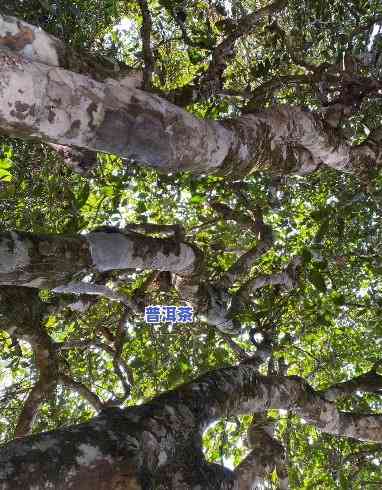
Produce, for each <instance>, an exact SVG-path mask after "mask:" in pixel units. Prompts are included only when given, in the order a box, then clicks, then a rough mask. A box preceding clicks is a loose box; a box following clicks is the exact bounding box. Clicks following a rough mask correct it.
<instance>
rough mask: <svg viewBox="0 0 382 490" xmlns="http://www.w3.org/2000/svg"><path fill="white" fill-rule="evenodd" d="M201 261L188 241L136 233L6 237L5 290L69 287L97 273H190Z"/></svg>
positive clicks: (1, 252)
mask: <svg viewBox="0 0 382 490" xmlns="http://www.w3.org/2000/svg"><path fill="white" fill-rule="evenodd" d="M198 260H199V257H198V253H197V251H196V249H195V248H194V247H192V246H191V245H188V244H187V243H185V242H178V241H177V240H175V239H173V238H152V237H146V236H143V235H139V234H136V233H133V232H125V233H118V232H115V233H106V232H94V233H90V234H88V235H77V236H57V235H35V234H32V233H23V232H8V233H1V234H0V284H2V285H7V284H9V285H13V286H27V287H34V288H42V287H53V288H54V287H58V286H60V285H65V284H67V283H68V282H69V281H70V280H71V279H72V278H73V276H74V275H75V274H78V273H84V272H86V271H88V272H89V271H91V270H97V271H99V272H104V271H108V270H114V269H157V270H166V271H172V272H178V273H181V272H182V273H187V272H192V270H193V269H194V268H195V267H196V265H197V263H198ZM58 290H60V289H58ZM63 290H64V291H66V289H65V288H64V289H63Z"/></svg>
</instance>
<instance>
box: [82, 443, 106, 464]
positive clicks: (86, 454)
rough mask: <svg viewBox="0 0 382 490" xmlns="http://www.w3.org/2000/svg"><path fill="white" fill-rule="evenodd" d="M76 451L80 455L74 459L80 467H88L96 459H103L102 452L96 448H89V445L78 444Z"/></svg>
mask: <svg viewBox="0 0 382 490" xmlns="http://www.w3.org/2000/svg"><path fill="white" fill-rule="evenodd" d="M78 449H79V451H80V453H81V455H80V456H77V457H76V461H77V463H78V464H79V465H80V466H90V465H92V464H94V463H95V461H97V460H98V459H102V458H103V454H102V452H101V451H100V450H99V449H98V448H97V447H95V446H90V444H80V445H79V446H78Z"/></svg>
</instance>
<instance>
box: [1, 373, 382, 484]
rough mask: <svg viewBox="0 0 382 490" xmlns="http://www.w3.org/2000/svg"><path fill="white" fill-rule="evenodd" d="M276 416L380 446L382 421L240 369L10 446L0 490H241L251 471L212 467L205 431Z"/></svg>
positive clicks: (300, 386) (291, 382) (292, 382)
mask: <svg viewBox="0 0 382 490" xmlns="http://www.w3.org/2000/svg"><path fill="white" fill-rule="evenodd" d="M270 408H274V409H280V408H282V409H286V410H289V411H291V412H293V413H295V414H298V415H300V416H302V417H304V419H305V420H306V421H307V422H308V423H311V424H313V425H315V426H316V427H318V428H319V429H320V430H322V431H323V432H327V433H330V434H335V435H339V436H346V437H352V438H356V439H359V440H364V441H376V442H382V417H381V416H378V415H353V414H350V413H342V412H339V411H338V410H337V409H336V407H335V405H334V404H333V403H331V402H328V401H326V400H325V399H323V398H321V397H320V396H319V395H318V394H317V393H315V392H314V391H313V389H312V388H311V387H310V386H309V385H307V384H306V383H305V382H304V381H303V380H302V379H301V378H298V377H282V376H261V375H259V374H258V372H257V369H256V368H254V367H253V366H251V365H239V366H237V367H232V368H226V369H220V370H217V371H213V372H210V373H208V374H206V375H204V376H202V377H200V378H199V379H197V380H195V381H194V382H191V383H189V384H185V385H183V386H180V387H179V388H178V389H176V390H173V391H171V392H168V393H164V394H162V395H160V396H158V397H157V398H155V399H154V400H152V401H151V402H148V403H146V404H144V405H140V406H137V407H129V408H127V409H124V410H121V409H108V410H105V411H103V412H101V414H100V415H99V416H97V417H95V418H94V419H93V420H91V421H90V422H88V423H84V424H80V425H77V426H74V427H67V428H65V429H59V430H57V431H53V432H48V433H45V434H39V435H36V436H32V437H28V438H24V439H21V440H17V441H14V442H11V443H10V444H7V445H5V446H4V447H3V448H2V449H0V468H1V469H0V488H1V490H10V489H20V488H23V489H32V488H33V489H34V490H39V489H44V488H55V489H57V490H60V489H68V488H81V489H82V490H87V489H92V490H93V489H94V488H97V489H98V490H103V489H105V490H106V489H108V490H113V489H117V488H118V489H119V488H132V489H148V488H150V489H154V488H155V489H156V490H179V489H182V488H184V489H194V490H196V489H198V490H200V489H207V488H208V489H227V490H228V489H232V490H237V489H239V488H240V487H239V481H240V480H238V478H237V477H238V475H240V473H241V474H243V473H245V474H248V473H247V470H245V471H244V466H246V464H245V463H243V466H242V469H241V470H240V467H239V470H238V472H237V473H236V475H235V474H234V473H233V472H230V471H229V470H226V469H224V468H222V467H219V466H217V465H210V464H208V463H206V461H205V459H204V456H203V453H202V448H201V434H202V431H203V430H204V429H205V428H206V427H207V426H208V425H209V424H210V423H212V422H214V421H216V420H217V419H219V418H221V417H223V416H224V417H225V416H227V415H239V414H244V413H253V412H264V411H266V410H268V409H270ZM255 437H256V434H255ZM257 437H259V436H257ZM258 442H259V441H258ZM269 442H271V441H268V443H269ZM255 444H256V442H255ZM47 454H49V458H48V457H47ZM260 457H261V455H260ZM247 469H248V468H247ZM242 488H243V487H242ZM244 488H245V487H244Z"/></svg>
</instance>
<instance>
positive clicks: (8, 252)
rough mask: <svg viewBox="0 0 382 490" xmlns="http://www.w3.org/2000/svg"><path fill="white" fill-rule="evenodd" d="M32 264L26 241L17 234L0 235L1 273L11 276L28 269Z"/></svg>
mask: <svg viewBox="0 0 382 490" xmlns="http://www.w3.org/2000/svg"><path fill="white" fill-rule="evenodd" d="M29 262H30V258H29V246H28V242H27V241H26V240H23V239H22V238H20V236H19V235H18V234H17V233H15V232H13V231H12V232H10V233H3V234H1V235H0V273H1V274H9V273H12V272H15V271H16V270H18V269H22V268H24V267H26V266H27V265H28V264H29Z"/></svg>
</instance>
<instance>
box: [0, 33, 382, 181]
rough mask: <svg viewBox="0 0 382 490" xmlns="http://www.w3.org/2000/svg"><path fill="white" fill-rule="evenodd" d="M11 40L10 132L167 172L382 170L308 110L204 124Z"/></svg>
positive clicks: (5, 124)
mask: <svg viewBox="0 0 382 490" xmlns="http://www.w3.org/2000/svg"><path fill="white" fill-rule="evenodd" d="M0 28H1V26H0ZM1 34H5V36H4V35H3V36H1ZM6 36H7V33H6V31H5V33H4V26H3V32H1V30H0V40H2V43H3V46H5V49H3V50H2V51H1V53H0V68H1V72H0V100H2V101H3V103H2V104H1V111H0V128H1V130H3V131H5V132H7V133H8V134H11V135H14V136H18V137H23V138H25V137H33V138H39V139H41V140H44V141H48V142H51V143H56V144H60V145H66V146H70V147H73V146H74V147H79V148H82V149H87V150H93V151H100V152H107V153H113V154H116V155H119V156H120V157H122V158H125V159H128V160H134V161H136V162H137V163H139V164H142V165H148V166H151V167H154V168H157V169H158V170H161V171H164V172H172V171H177V170H189V171H191V172H194V173H220V174H232V175H234V176H240V175H245V174H249V173H251V172H253V171H255V170H267V171H270V172H272V173H274V174H287V173H293V172H295V173H300V174H304V173H309V172H311V171H313V170H315V169H316V168H318V167H319V166H320V165H327V166H329V167H331V168H335V169H338V170H343V171H347V172H353V173H362V172H365V171H367V169H368V168H369V167H370V166H379V165H380V163H381V160H382V155H381V149H380V147H379V146H378V145H376V144H372V143H368V144H367V143H365V144H363V145H361V146H358V147H351V146H349V145H348V144H347V143H346V141H344V140H343V139H342V138H341V137H340V136H339V134H338V133H337V132H336V131H335V130H334V129H333V128H330V127H329V126H327V125H325V123H324V122H323V121H322V119H321V116H320V115H318V114H315V113H313V112H311V111H309V110H306V109H302V108H298V107H290V106H285V105H284V106H279V107H275V108H272V109H266V110H261V111H256V112H253V113H252V114H245V115H243V116H241V117H239V118H237V119H234V120H226V121H221V122H216V121H211V120H209V121H207V120H200V119H198V118H196V117H194V116H193V115H191V114H190V113H188V112H186V111H185V110H183V109H181V108H179V107H177V106H175V105H173V104H171V103H170V102H168V101H166V100H165V99H162V98H160V97H158V96H156V95H153V94H150V93H148V92H144V91H141V90H138V89H135V88H132V87H131V86H128V85H125V84H123V83H120V82H117V81H115V80H106V81H105V82H104V83H101V82H97V81H95V80H94V79H90V78H88V77H86V76H83V75H80V74H77V73H74V72H73V71H67V70H64V69H62V68H59V67H57V62H56V60H55V61H54V63H55V66H50V65H49V63H51V58H52V56H50V57H49V56H48V55H46V56H45V55H43V54H39V55H38V56H35V57H32V58H30V59H28V58H26V57H25V56H22V55H21V54H20V53H22V54H25V50H26V48H28V46H32V48H33V42H34V41H33V39H32V38H26V39H24V41H23V42H22V43H21V44H20V46H22V47H21V48H20V47H19V45H18V44H17V39H18V37H17V36H18V34H14V35H13V38H12V39H13V41H12V40H11V41H9V40H8V41H7V42H5V41H4V39H5V37H6ZM15 39H16V40H15ZM28 39H29V42H30V44H28ZM44 42H45V41H44ZM12 43H13V44H12ZM25 43H26V44H25ZM41 44H42V45H43V46H44V43H43V42H42V43H41ZM45 45H46V49H47V50H49V49H51V43H49V42H48V41H46V42H45ZM36 58H37V59H38V60H39V61H36Z"/></svg>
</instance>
